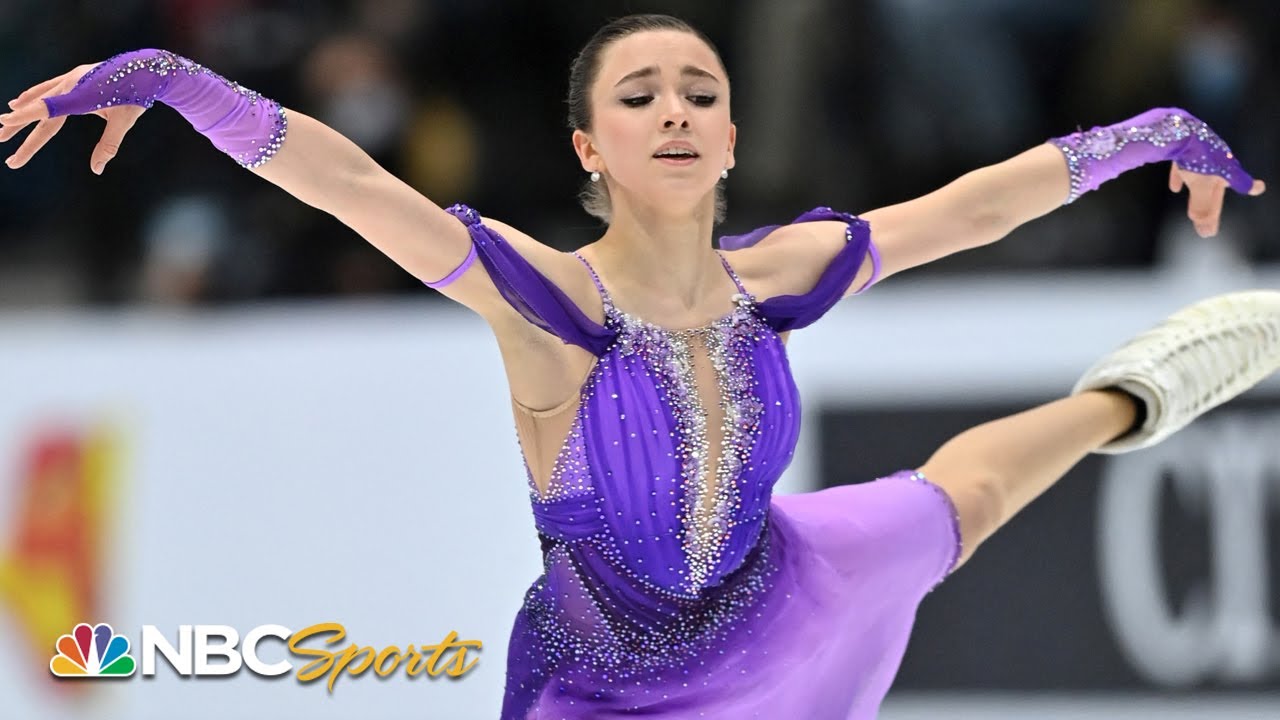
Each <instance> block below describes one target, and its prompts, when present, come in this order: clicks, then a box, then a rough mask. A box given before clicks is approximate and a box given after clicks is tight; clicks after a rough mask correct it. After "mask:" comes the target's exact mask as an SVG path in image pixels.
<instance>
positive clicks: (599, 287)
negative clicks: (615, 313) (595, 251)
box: [573, 250, 613, 308]
mask: <svg viewBox="0 0 1280 720" xmlns="http://www.w3.org/2000/svg"><path fill="white" fill-rule="evenodd" d="M573 256H574V257H576V258H578V260H580V261H581V262H582V264H583V265H585V266H586V268H587V273H589V274H590V275H591V282H593V283H595V284H596V291H597V292H599V293H600V301H601V302H602V303H604V306H605V307H606V308H608V307H613V298H611V297H610V296H609V291H608V290H606V289H605V287H604V283H603V282H601V281H600V273H598V272H596V269H595V268H593V267H591V263H589V262H587V259H586V258H585V257H583V256H582V253H580V252H578V251H577V250H575V251H573Z"/></svg>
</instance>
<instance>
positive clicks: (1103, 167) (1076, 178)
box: [1049, 108, 1253, 205]
mask: <svg viewBox="0 0 1280 720" xmlns="http://www.w3.org/2000/svg"><path fill="white" fill-rule="evenodd" d="M1049 142H1051V143H1053V144H1054V145H1055V146H1057V148H1058V149H1059V150H1061V151H1062V154H1063V155H1065V156H1066V158H1067V169H1068V171H1069V172H1070V173H1071V194H1070V195H1069V196H1068V197H1067V200H1066V202H1065V203H1063V204H1064V205H1066V204H1069V203H1072V202H1074V201H1075V200H1076V198H1078V197H1080V196H1081V195H1083V194H1085V193H1087V192H1089V191H1090V190H1097V189H1098V186H1099V185H1101V184H1102V183H1104V182H1106V181H1108V180H1112V179H1114V178H1116V177H1119V175H1120V174H1121V173H1123V172H1126V171H1128V170H1132V169H1134V168H1136V167H1139V166H1142V165H1146V164H1148V163H1153V162H1161V161H1164V160H1172V161H1173V162H1175V163H1177V164H1178V167H1180V168H1182V169H1183V170H1190V171H1191V172H1196V173H1203V174H1206V175H1217V176H1219V177H1221V178H1223V179H1225V180H1226V181H1227V183H1228V184H1230V186H1231V189H1232V190H1235V191H1236V192H1238V193H1242V194H1245V193H1248V192H1249V189H1250V188H1251V187H1253V178H1252V177H1250V176H1249V173H1247V172H1245V171H1244V168H1243V167H1241V166H1240V163H1239V161H1237V160H1236V157H1235V155H1234V154H1232V152H1231V148H1229V147H1227V144H1226V143H1225V142H1223V141H1222V138H1220V137H1218V135H1217V133H1215V132H1214V131H1213V130H1211V129H1209V126H1208V125H1205V124H1204V123H1203V122H1201V121H1200V120H1199V119H1198V118H1196V117H1195V116H1194V115H1192V114H1191V113H1189V112H1187V111H1186V110H1182V109H1180V108H1155V109H1154V110H1148V111H1146V112H1144V113H1142V114H1141V115H1138V116H1137V117H1134V118H1130V119H1128V120H1125V121H1124V122H1122V123H1119V124H1116V125H1111V126H1110V127H1095V128H1093V129H1092V130H1090V131H1088V132H1076V133H1072V134H1070V135H1067V136H1065V137H1060V138H1053V139H1051V140H1049Z"/></svg>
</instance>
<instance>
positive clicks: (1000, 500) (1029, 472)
mask: <svg viewBox="0 0 1280 720" xmlns="http://www.w3.org/2000/svg"><path fill="white" fill-rule="evenodd" d="M1277 369H1280V292H1276V291H1271V290H1255V291H1248V292H1238V293H1231V294H1228V295H1222V296H1219V297H1215V298H1210V299H1208V300H1204V301H1202V302H1199V303H1196V304H1195V305H1192V306H1190V307H1188V308H1185V309H1183V310H1181V311H1179V312H1177V313H1175V314H1173V315H1172V316H1171V317H1170V318H1169V319H1168V320H1166V321H1165V322H1163V323H1161V324H1160V325H1158V326H1157V327H1155V328H1153V329H1151V330H1148V331H1147V332H1145V333H1142V334H1141V335H1138V336H1137V337H1135V338H1134V339H1133V340H1131V341H1129V342H1128V343H1126V344H1125V345H1124V346H1122V347H1121V348H1119V349H1117V350H1116V351H1114V352H1112V353H1111V354H1109V355H1107V356H1106V357H1104V358H1103V359H1102V360H1100V361H1099V362H1098V363H1097V364H1095V365H1094V366H1093V367H1092V368H1090V369H1089V370H1088V371H1086V372H1085V374H1084V377H1082V378H1081V379H1080V382H1079V383H1077V384H1076V388H1075V393H1074V394H1073V395H1072V396H1071V397H1069V398H1066V399H1064V400H1058V401H1056V402H1052V403H1049V404H1048V405H1043V406H1041V407H1038V408H1035V409H1032V410H1028V411H1026V412H1023V413H1019V414H1017V415H1012V416H1010V417H1007V418H1002V419H1000V420H996V421H994V422H990V423H986V424H985V425H980V426H978V427H976V428H973V429H971V430H968V431H966V432H964V433H961V434H960V435H958V436H956V437H955V438H954V439H952V440H951V441H949V442H948V443H947V444H945V445H943V446H942V447H941V448H939V449H938V451H937V452H936V453H935V454H934V455H933V457H931V458H929V461H928V462H927V463H925V465H924V466H923V467H921V468H920V472H921V474H923V475H924V477H926V478H928V479H929V480H930V481H932V482H933V483H934V484H935V485H938V486H939V487H941V488H942V489H943V490H945V491H946V492H947V494H948V495H949V496H950V497H951V499H952V501H953V502H954V504H955V506H956V511H957V513H958V514H959V516H960V534H961V541H962V543H963V552H962V555H961V561H963V560H965V559H967V558H968V557H969V556H970V555H972V554H973V551H974V550H975V549H976V548H977V547H978V545H979V544H981V543H982V542H983V541H984V540H986V539H987V538H988V537H990V536H991V534H992V533H994V532H995V531H996V530H997V529H999V528H1000V526H1001V525H1003V524H1004V523H1005V522H1007V521H1008V520H1009V518H1011V517H1013V515H1014V514H1015V513H1017V512H1018V511H1019V510H1021V509H1022V508H1023V507H1025V506H1026V505H1027V504H1028V503H1030V502H1031V501H1032V500H1034V499H1035V498H1036V497H1037V496H1038V495H1040V494H1041V493H1043V492H1044V491H1045V490H1046V489H1048V488H1049V486H1051V485H1053V483H1054V482H1056V481H1057V480H1058V478H1060V477H1062V476H1063V475H1065V474H1066V472H1067V471H1068V470H1070V469H1071V467H1072V466H1073V465H1075V464H1076V463H1077V462H1079V461H1080V460H1081V458H1083V457H1084V456H1085V455H1086V454H1088V453H1089V452H1102V453H1121V452H1128V451H1130V450H1137V449H1140V448H1143V447H1147V446H1149V445H1153V444H1155V443H1157V442H1159V441H1161V440H1163V439H1164V438H1166V437H1168V436H1169V435H1171V434H1173V433H1174V432H1176V431H1177V430H1178V429H1180V428H1182V427H1184V426H1185V425H1187V424H1188V423H1190V422H1191V421H1192V420H1194V419H1195V418H1196V417H1199V416H1200V415H1202V414H1203V413H1205V412H1207V411H1209V410H1210V409H1212V408H1214V407H1217V406H1218V405H1221V404H1222V403H1224V402H1226V401H1227V400H1229V399H1231V398H1233V397H1235V396H1236V395H1239V394H1240V393H1242V392H1244V391H1245V390H1248V389H1249V388H1250V387H1252V386H1253V385H1255V384H1257V383H1258V382H1260V381H1261V380H1262V379H1264V378H1266V377H1267V376H1268V375H1270V374H1271V373H1273V372H1275V371H1276V370H1277ZM1139 416H1140V417H1139ZM1139 420H1140V422H1139Z"/></svg>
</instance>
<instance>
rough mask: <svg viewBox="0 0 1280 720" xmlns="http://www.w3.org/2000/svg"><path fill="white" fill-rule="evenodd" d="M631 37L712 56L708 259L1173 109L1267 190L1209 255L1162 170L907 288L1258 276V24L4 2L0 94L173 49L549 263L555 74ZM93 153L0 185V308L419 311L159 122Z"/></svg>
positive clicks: (1030, 7) (329, 238)
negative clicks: (236, 306)
mask: <svg viewBox="0 0 1280 720" xmlns="http://www.w3.org/2000/svg"><path fill="white" fill-rule="evenodd" d="M633 12H666V13H671V14H675V15H678V16H680V17H683V18H685V19H686V20H689V21H690V22H692V23H693V24H695V25H696V26H698V27H700V28H701V29H703V30H704V31H705V32H707V33H708V34H709V35H710V36H711V37H712V38H713V39H714V40H715V41H716V42H717V43H718V44H719V46H720V50H721V51H722V53H723V55H724V59H725V61H726V63H727V65H728V69H729V72H730V77H731V80H732V87H733V97H732V103H733V115H734V118H735V121H736V122H737V123H738V126H739V149H738V165H737V168H736V169H735V170H734V171H733V172H732V173H731V174H730V176H729V180H728V183H727V189H728V199H729V217H728V220H727V221H726V223H725V225H724V226H723V227H722V228H721V230H722V232H724V233H731V232H740V231H744V230H745V229H747V228H750V227H754V226H757V225H763V224H772V223H778V222H785V221H786V220H787V219H790V218H791V217H794V216H795V215H798V214H799V213H800V212H802V211H804V210H806V209H808V208H810V207H812V206H815V205H832V206H836V207H839V208H844V209H848V210H850V211H853V212H859V211H865V210H869V209H871V208H874V207H877V206H881V205H886V204H891V203H894V202H899V201H902V200H906V199H909V198H911V197H915V196H918V195H922V194H924V193H926V192H929V191H931V190H933V189H936V188H937V187H940V186H941V185H943V184H945V183H946V182H948V181H950V180H952V179H954V178H955V177H958V176H959V175H961V174H963V173H965V172H967V171H969V170H972V169H975V168H978V167H980V166H983V165H988V164H992V163H995V162H998V161H1000V160H1003V159H1005V158H1007V157H1010V156H1012V155H1014V154H1016V153H1018V152H1020V151H1022V150H1025V149H1027V148H1030V147H1032V146H1034V145H1036V144H1038V143H1040V142H1043V141H1044V140H1045V139H1047V138H1049V137H1052V136H1056V135H1063V134H1066V133H1067V132H1070V131H1072V130H1075V129H1079V128H1084V129H1087V128H1089V127H1091V126H1093V125H1105V124H1110V123H1113V122H1117V121H1120V120H1122V119H1124V118H1127V117H1130V116H1132V115H1135V114H1137V113H1139V112H1141V111H1143V110H1145V109H1147V108H1150V107H1155V106H1170V105H1176V106H1180V107H1184V108H1187V109H1188V110H1190V111H1191V112H1193V113H1194V114H1196V115H1198V116H1199V117H1200V118H1202V119H1203V120H1205V121H1206V122H1208V123H1209V124H1210V125H1211V126H1212V127H1213V128H1215V129H1216V130H1218V132H1219V133H1220V134H1221V135H1222V136H1223V137H1224V138H1226V139H1227V141H1228V142H1229V143H1230V144H1231V146H1232V148H1233V149H1234V150H1235V151H1236V153H1237V154H1238V155H1239V156H1240V157H1241V158H1242V159H1243V161H1244V164H1245V167H1246V168H1247V169H1249V170H1250V171H1251V172H1252V173H1253V174H1254V175H1255V177H1261V178H1263V179H1266V180H1269V181H1271V182H1272V185H1273V189H1272V191H1271V192H1270V193H1268V195H1266V196H1264V197H1263V198H1261V199H1257V200H1253V201H1246V200H1244V199H1243V198H1239V197H1229V198H1228V199H1227V206H1226V213H1225V217H1224V222H1223V225H1222V234H1221V236H1220V237H1219V238H1215V239H1214V240H1211V241H1202V240H1199V239H1198V238H1195V236H1194V233H1193V231H1192V229H1191V227H1190V224H1189V223H1188V222H1187V221H1186V220H1185V206H1186V198H1185V195H1182V196H1173V195H1171V194H1170V193H1169V191H1168V190H1167V187H1166V177H1167V172H1168V167H1167V166H1161V167H1160V168H1159V169H1156V168H1145V169H1143V170H1141V171H1138V172H1134V173H1130V174H1129V175H1127V176H1125V177H1122V178H1120V179H1119V180H1117V181H1115V182H1113V183H1111V184H1109V185H1107V186H1106V187H1105V188H1103V190H1102V191H1101V192H1098V193H1094V194H1091V195H1089V196H1087V197H1086V198H1084V199H1083V200H1081V201H1080V202H1078V203H1076V204H1074V205H1072V206H1070V207H1068V208H1065V209H1063V210H1061V211H1059V212H1056V213H1053V214H1052V215H1050V216H1049V217H1047V218H1044V219H1042V220H1039V221H1037V222H1035V223H1032V224H1031V225H1029V226H1026V227H1024V228H1022V229H1020V230H1018V231H1017V232H1016V233H1015V234H1014V235H1013V236H1012V237H1011V238H1009V239H1008V240H1006V241H1005V242H1001V243H997V244H995V245H993V246H990V247H987V248H983V249H981V250H978V251H974V252H971V253H966V254H963V255H960V256H957V257H955V258H952V259H949V260H948V261H946V262H943V263H938V264H936V265H934V266H931V267H930V268H927V269H923V270H921V271H919V272H921V273H923V274H928V273H938V272H942V273H946V272H975V271H981V272H986V271H1011V272H1012V271H1020V270H1041V271H1043V270H1056V269H1068V268H1096V267H1128V268H1135V267H1137V268H1151V269H1155V268H1158V267H1159V266H1160V265H1161V264H1162V263H1169V262H1174V261H1175V260H1174V259H1173V258H1174V257H1175V256H1177V255H1178V253H1180V252H1184V251H1186V249H1187V248H1192V250H1191V252H1192V253H1193V255H1192V257H1193V258H1195V261H1196V262H1201V261H1204V260H1203V259H1204V258H1206V257H1211V258H1213V261H1214V262H1220V263H1221V262H1226V263H1228V264H1230V263H1235V264H1239V265H1243V266H1247V265H1248V264H1250V263H1260V262H1268V261H1275V260H1277V259H1280V235H1277V233H1276V232H1274V231H1273V230H1272V228H1276V227H1277V226H1280V128H1278V127H1277V122H1276V121H1277V119H1280V83H1277V81H1276V76H1277V70H1280V57H1278V55H1280V42H1277V41H1278V40H1280V10H1277V8H1276V5H1275V3H1274V2H1273V1H1272V0H1074V1H1072V2H1062V0H964V1H963V2H960V1H952V0H843V1H840V2H837V1H836V0H738V1H729V2H720V3H704V2H693V1H692V0H684V1H680V0H671V1H669V2H639V1H623V0H592V1H591V2H586V1H581V2H563V1H560V0H349V1H346V2H336V1H332V0H330V1H320V2H317V1H314V0H280V1H277V2H268V1H260V2H255V1H253V0H163V1H161V0H112V1H111V2H86V1H77V2H73V1H70V0H0V93H8V94H7V95H5V98H4V99H5V100H7V99H8V98H11V97H14V96H16V95H17V94H18V93H19V92H21V91H23V90H25V89H26V88H27V87H29V86H31V85H34V84H35V83H37V82H39V81H41V80H44V79H46V78H49V77H52V76H54V75H58V74H61V73H63V72H66V71H67V70H69V69H71V68H72V67H74V66H75V65H78V64H81V63H89V62H96V61H98V60H101V59H104V58H106V57H109V56H110V55H113V54H115V53H118V52H122V51H125V50H130V49H135V48H141V47H161V48H166V49H170V50H173V51H175V52H178V53H180V54H182V55H185V56H187V57H190V58H192V59H193V60H196V61H197V62H200V63H202V64H204V65H207V66H209V67H211V68H213V69H214V70H217V71H218V72H220V73H222V74H223V75H225V76H227V77H229V78H231V79H233V80H236V81H238V82H240V83H242V84H243V85H245V86H247V87H249V88H252V89H254V90H258V91H260V92H262V93H263V94H265V95H267V96H269V97H272V98H274V99H276V100H278V101H280V102H281V103H282V104H284V105H285V106H287V107H290V108H295V109H297V110H299V111H301V112H304V113H306V114H308V115H311V116H313V117H316V118H318V119H320V120H321V121H323V122H325V123H327V124H328V125H330V126H332V127H334V128H336V129H337V130H338V131H340V132H341V133H343V134H344V135H346V136H347V137H349V138H351V139H352V140H353V141H355V142H356V143H357V144H358V145H360V146H361V147H362V148H364V149H365V150H366V151H367V152H368V153H369V154H370V155H371V156H373V157H374V158H375V159H376V160H377V161H378V162H379V163H381V164H382V165H383V166H384V167H386V168H387V169H388V170H390V171H391V172H392V173H394V174H396V175H398V176H399V177H401V178H403V179H404V180H405V181H407V182H408V183H409V184H411V185H412V186H413V187H415V188H417V189H418V190H420V191H421V192H423V193H424V194H425V195H426V196H427V197H430V198H431V199H433V200H434V201H436V202H437V203H439V204H441V205H448V204H451V203H453V202H458V201H464V202H467V203H468V204H470V205H472V206H474V207H476V208H477V209H479V210H480V211H481V212H483V213H485V214H487V215H491V216H494V217H498V218H501V219H502V220H504V221H506V222H509V223H511V224H513V225H515V226H517V227H520V228H522V229H524V230H525V231H526V232H529V233H530V234H532V235H534V236H535V237H538V238H540V239H541V240H542V241H544V242H546V243H548V244H551V245H555V246H558V247H560V248H562V249H571V248H575V247H578V246H580V245H582V244H585V243H587V242H590V241H592V240H593V239H595V238H596V237H598V235H599V234H600V233H601V232H602V227H601V226H600V224H599V223H597V222H596V221H595V220H594V219H592V218H591V217H589V216H588V215H586V213H585V212H583V211H582V210H581V209H580V208H579V206H578V204H577V200H576V195H577V192H578V190H579V188H580V186H581V184H582V182H583V181H584V179H585V174H584V173H583V172H582V170H581V168H580V167H579V165H578V162H577V159H576V157H575V156H574V154H573V152H572V149H571V146H570V142H569V136H570V130H569V129H568V128H567V127H566V125H565V104H564V97H565V94H566V91H567V76H568V67H569V63H570V61H571V60H572V59H573V57H574V55H575V54H576V52H577V51H578V49H579V48H580V47H581V46H582V45H583V44H584V43H585V42H586V40H587V39H588V38H589V37H590V36H591V34H592V33H593V32H594V31H595V30H596V29H597V28H598V27H599V26H600V25H602V24H603V23H604V22H606V21H607V20H609V19H610V18H613V17H617V16H620V15H625V14H629V13H633ZM102 126H103V123H102V121H101V120H100V119H98V118H96V117H91V116H90V117H80V118H73V119H72V121H71V122H69V123H68V124H67V125H66V126H65V127H64V129H63V130H62V132H61V133H60V134H59V136H58V137H56V138H54V140H53V141H52V142H51V143H50V144H49V145H48V146H46V148H45V149H44V150H42V151H41V152H40V153H39V154H38V155H37V156H36V157H35V158H34V159H33V161H32V162H31V163H30V164H29V165H28V166H27V167H25V168H23V169H22V170H20V171H10V170H8V169H2V168H0V308H3V307H10V308H17V307H33V306H34V307H43V306H68V305H72V306H74V305H108V306H110V305H121V304H131V303H156V304H168V305H198V304H208V303H227V302H243V301H247V300H258V299H264V298H282V297H290V298H296V297H321V296H333V295H345V296H351V295H376V294H388V293H404V292H412V293H419V294H428V295H429V294H431V293H432V291H430V290H427V289H425V288H423V287H422V285H421V284H420V283H419V282H417V281H416V280H415V279H414V278H412V277H411V276H409V275H408V274H407V273H405V272H404V271H402V270H400V269H399V268H397V267H396V266H395V265H394V264H392V263H391V262H390V261H389V260H387V259H385V258H384V257H383V256H382V255H380V254H379V253H378V252H377V251H376V250H374V249H373V248H372V247H370V246H368V245H367V244H365V243H364V242H362V241H361V240H360V239H359V238H358V237H357V236H356V235H355V234H354V233H352V232H351V231H350V230H348V229H347V228H346V227H344V226H343V225H341V224H340V223H339V222H338V221H337V220H335V219H333V218H331V217H329V216H328V215H326V214H324V213H322V212H320V211H317V210H315V209H313V208H310V207H307V206H305V205H303V204H302V203H300V202H299V201H297V200H295V199H293V198H292V197H291V196H289V195H288V194H287V193H285V192H283V191H282V190H280V189H278V188H276V187H274V186H272V185H270V184H269V183H267V182H265V181H263V180H261V179H259V178H256V177H254V176H252V174H250V173H249V172H247V171H245V170H242V169H241V168H240V167H239V166H237V165H236V164H235V163H234V162H233V161H231V160H230V159H229V158H227V157H226V156H224V155H222V154H221V153H219V152H217V151H216V150H215V149H214V148H213V147H212V146H211V145H209V144H208V142H207V141H206V140H205V139H204V138H203V137H201V136H200V135H198V134H197V133H195V131H193V130H192V129H191V128H190V126H188V125H187V124H186V123H185V121H183V120H182V119H181V118H180V117H179V116H178V115H177V114H176V113H174V112H173V111H172V110H170V109H168V108H166V107H163V106H161V105H157V106H156V107H155V108H153V109H152V110H151V111H149V112H147V113H146V114H145V115H144V116H143V117H142V118H141V120H140V121H139V122H138V124H137V126H135V127H134V129H133V130H132V131H131V132H130V133H129V135H128V136H127V137H126V139H125V141H124V144H123V146H122V148H121V151H120V155H119V156H118V157H117V158H116V159H115V160H114V161H113V162H112V163H111V164H110V165H109V166H108V168H107V170H106V172H105V173H104V175H102V176H101V177H98V176H95V175H93V174H92V173H91V172H90V171H89V154H90V151H91V150H92V148H93V145H94V144H95V143H96V142H97V139H98V137H99V136H100V134H101V129H102ZM23 137H25V134H23V135H20V136H19V137H18V138H16V139H14V140H12V141H10V142H9V143H8V144H7V145H6V147H5V148H3V149H0V151H3V152H4V154H5V156H7V155H8V154H11V153H12V152H13V151H14V150H16V148H17V146H18V144H19V143H20V142H21V139H22V138H23ZM1206 243H1208V245H1206ZM1204 253H1208V255H1205V254H1204Z"/></svg>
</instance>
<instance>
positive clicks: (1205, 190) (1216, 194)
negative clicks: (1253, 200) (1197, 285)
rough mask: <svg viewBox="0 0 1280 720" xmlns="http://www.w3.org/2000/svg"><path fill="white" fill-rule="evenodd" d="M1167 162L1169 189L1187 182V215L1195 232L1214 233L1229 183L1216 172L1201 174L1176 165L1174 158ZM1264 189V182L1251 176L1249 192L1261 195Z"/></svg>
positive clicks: (1210, 234)
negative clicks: (1172, 160)
mask: <svg viewBox="0 0 1280 720" xmlns="http://www.w3.org/2000/svg"><path fill="white" fill-rule="evenodd" d="M1171 165H1172V167H1171V168H1170V169H1169V189H1170V190H1172V191H1173V192H1175V193H1176V192H1180V191H1181V190H1182V186H1183V185H1186V186H1187V191H1188V192H1189V193H1190V194H1191V198H1190V199H1189V200H1188V202H1187V217H1189V218H1191V222H1192V224H1194V225H1195V227H1196V232H1197V233H1199V234H1200V237H1213V236H1214V235H1217V234H1218V219H1219V217H1220V216H1221V215H1222V199H1223V196H1225V195H1226V190H1227V188H1228V187H1229V184H1228V183H1227V181H1226V180H1225V179H1223V178H1221V177H1219V176H1217V175H1204V174H1201V173H1195V172H1191V171H1190V170H1184V169H1182V168H1180V167H1178V164H1177V163H1176V162H1175V163H1171ZM1266 189H1267V184H1266V183H1264V182H1262V181H1261V180H1254V181H1253V187H1251V188H1249V195H1250V196H1254V195H1261V194H1262V193H1263V192H1265V191H1266Z"/></svg>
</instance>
